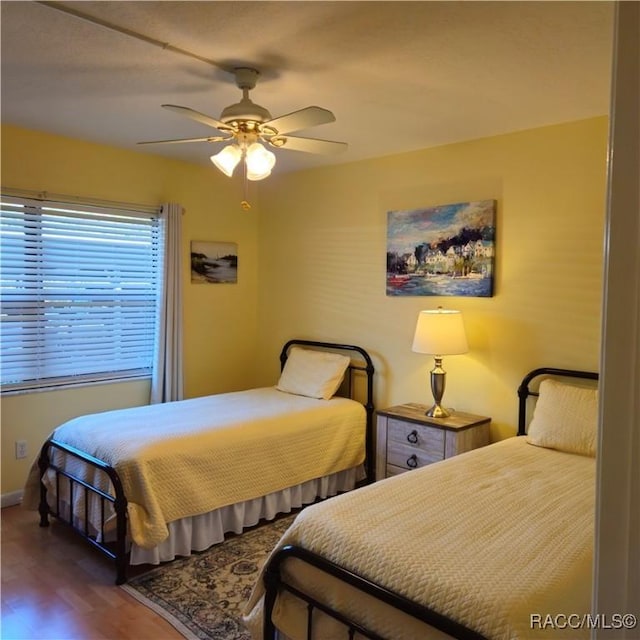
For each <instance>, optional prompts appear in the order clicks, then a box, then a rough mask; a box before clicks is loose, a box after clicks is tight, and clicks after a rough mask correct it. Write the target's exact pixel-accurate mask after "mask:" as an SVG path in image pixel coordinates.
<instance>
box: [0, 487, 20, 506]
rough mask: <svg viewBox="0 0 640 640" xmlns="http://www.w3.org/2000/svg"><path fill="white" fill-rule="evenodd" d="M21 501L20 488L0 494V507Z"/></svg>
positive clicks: (13, 504)
mask: <svg viewBox="0 0 640 640" xmlns="http://www.w3.org/2000/svg"><path fill="white" fill-rule="evenodd" d="M21 502H22V489H21V490H20V491H12V492H11V493H3V494H2V496H0V507H2V508H3V509H4V508H5V507H13V506H15V505H17V504H20V503H21Z"/></svg>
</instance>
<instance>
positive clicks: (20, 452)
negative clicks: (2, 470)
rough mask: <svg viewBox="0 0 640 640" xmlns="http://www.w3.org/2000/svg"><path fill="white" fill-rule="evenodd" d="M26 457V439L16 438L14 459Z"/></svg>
mask: <svg viewBox="0 0 640 640" xmlns="http://www.w3.org/2000/svg"><path fill="white" fill-rule="evenodd" d="M26 457H27V441H26V440H16V460H20V458H26Z"/></svg>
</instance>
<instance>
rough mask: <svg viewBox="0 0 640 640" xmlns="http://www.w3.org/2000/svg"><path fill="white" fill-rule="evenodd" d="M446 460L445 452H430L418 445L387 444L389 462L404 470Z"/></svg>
mask: <svg viewBox="0 0 640 640" xmlns="http://www.w3.org/2000/svg"><path fill="white" fill-rule="evenodd" d="M439 460H444V453H443V452H442V451H440V452H439V453H428V452H426V451H423V450H422V449H418V448H416V447H411V446H406V447H405V446H404V445H401V444H392V443H389V445H388V446H387V464H388V465H393V466H394V467H400V468H401V469H403V470H404V471H409V470H410V469H417V468H419V467H424V466H426V465H428V464H431V463H432V462H438V461H439Z"/></svg>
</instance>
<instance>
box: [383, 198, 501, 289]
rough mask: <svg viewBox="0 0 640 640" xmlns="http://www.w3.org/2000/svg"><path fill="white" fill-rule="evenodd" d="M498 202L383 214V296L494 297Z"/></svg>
mask: <svg viewBox="0 0 640 640" xmlns="http://www.w3.org/2000/svg"><path fill="white" fill-rule="evenodd" d="M495 218H496V201H495V200H478V201H475V202H460V203H456V204H445V205H440V206H436V207H427V208H423V209H411V210H406V211H389V212H388V214H387V283H386V286H387V295H389V296H475V297H489V296H492V295H493V284H494V283H493V279H494V265H495Z"/></svg>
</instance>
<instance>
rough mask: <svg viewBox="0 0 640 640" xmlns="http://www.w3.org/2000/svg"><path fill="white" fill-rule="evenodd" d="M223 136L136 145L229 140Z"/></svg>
mask: <svg viewBox="0 0 640 640" xmlns="http://www.w3.org/2000/svg"><path fill="white" fill-rule="evenodd" d="M230 139H231V138H225V137H224V136H209V137H208V138H177V139H175V140H149V141H147V142H137V143H136V144H176V143H180V142H222V141H223V140H230Z"/></svg>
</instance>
